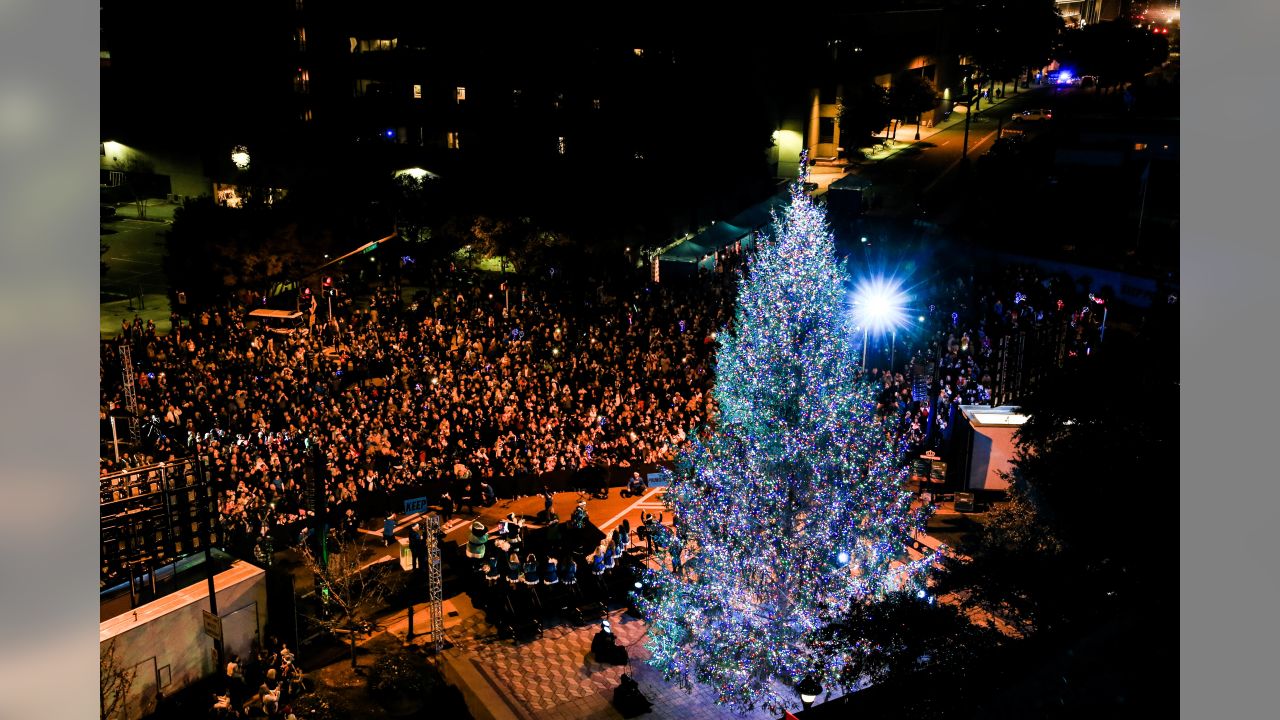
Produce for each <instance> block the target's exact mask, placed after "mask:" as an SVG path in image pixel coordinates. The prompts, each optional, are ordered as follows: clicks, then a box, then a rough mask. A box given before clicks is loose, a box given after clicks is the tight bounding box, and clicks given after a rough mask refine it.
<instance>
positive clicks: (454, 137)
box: [448, 132, 462, 150]
mask: <svg viewBox="0 0 1280 720" xmlns="http://www.w3.org/2000/svg"><path fill="white" fill-rule="evenodd" d="M448 143H449V149H450V150H461V149H462V133H459V132H451V133H449V137H448Z"/></svg>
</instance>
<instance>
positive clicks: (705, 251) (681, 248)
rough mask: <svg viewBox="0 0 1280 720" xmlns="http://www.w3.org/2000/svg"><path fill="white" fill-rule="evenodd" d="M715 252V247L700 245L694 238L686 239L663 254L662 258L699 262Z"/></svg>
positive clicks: (672, 260)
mask: <svg viewBox="0 0 1280 720" xmlns="http://www.w3.org/2000/svg"><path fill="white" fill-rule="evenodd" d="M714 252H715V250H714V249H713V248H709V247H706V246H705V245H699V244H698V243H696V242H694V241H693V240H685V241H684V242H682V243H680V244H679V245H676V246H675V247H673V248H671V249H670V250H668V251H666V252H665V253H663V254H662V259H663V260H667V261H670V262H683V263H698V262H701V261H702V260H704V259H705V258H706V257H707V256H708V255H711V254H713V253H714Z"/></svg>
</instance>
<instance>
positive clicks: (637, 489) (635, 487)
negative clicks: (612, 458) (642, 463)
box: [622, 472, 649, 497]
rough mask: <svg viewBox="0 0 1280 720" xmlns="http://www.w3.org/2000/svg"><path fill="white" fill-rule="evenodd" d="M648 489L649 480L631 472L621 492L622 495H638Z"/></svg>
mask: <svg viewBox="0 0 1280 720" xmlns="http://www.w3.org/2000/svg"><path fill="white" fill-rule="evenodd" d="M648 489H649V481H647V480H645V479H644V478H642V477H640V473H638V472H633V473H631V478H630V479H629V480H627V487H626V490H624V491H623V492H622V496H623V497H640V496H642V495H644V493H645V491H646V490H648Z"/></svg>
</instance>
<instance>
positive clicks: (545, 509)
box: [540, 485, 555, 522]
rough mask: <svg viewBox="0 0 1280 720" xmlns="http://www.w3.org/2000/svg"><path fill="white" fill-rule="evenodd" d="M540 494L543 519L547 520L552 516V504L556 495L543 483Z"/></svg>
mask: <svg viewBox="0 0 1280 720" xmlns="http://www.w3.org/2000/svg"><path fill="white" fill-rule="evenodd" d="M540 496H541V497H542V519H543V521H544V522H545V521H546V519H547V518H549V517H551V506H552V504H553V502H554V500H555V495H554V494H552V492H551V491H550V490H549V489H547V486H546V485H543V486H542V493H541V494H540Z"/></svg>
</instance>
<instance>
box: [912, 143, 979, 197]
mask: <svg viewBox="0 0 1280 720" xmlns="http://www.w3.org/2000/svg"><path fill="white" fill-rule="evenodd" d="M995 134H996V131H995V130H992V131H991V132H989V133H987V134H986V135H983V136H982V138H980V139H979V140H978V141H976V142H974V143H973V147H978V146H979V145H981V144H982V143H984V142H986V141H987V140H988V139H990V138H991V136H992V135H995ZM961 160H964V157H963V156H962V157H959V158H957V159H956V161H955V162H953V163H951V164H950V165H948V166H947V169H946V170H943V171H942V172H941V173H939V174H938V177H936V178H934V179H933V182H931V183H929V184H928V185H925V186H924V190H923V191H922V192H929V191H930V190H932V189H933V186H934V185H937V184H938V183H939V182H942V178H944V177H946V176H947V175H949V174H951V171H952V170H955V169H956V166H958V165H959V164H960V161H961Z"/></svg>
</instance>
